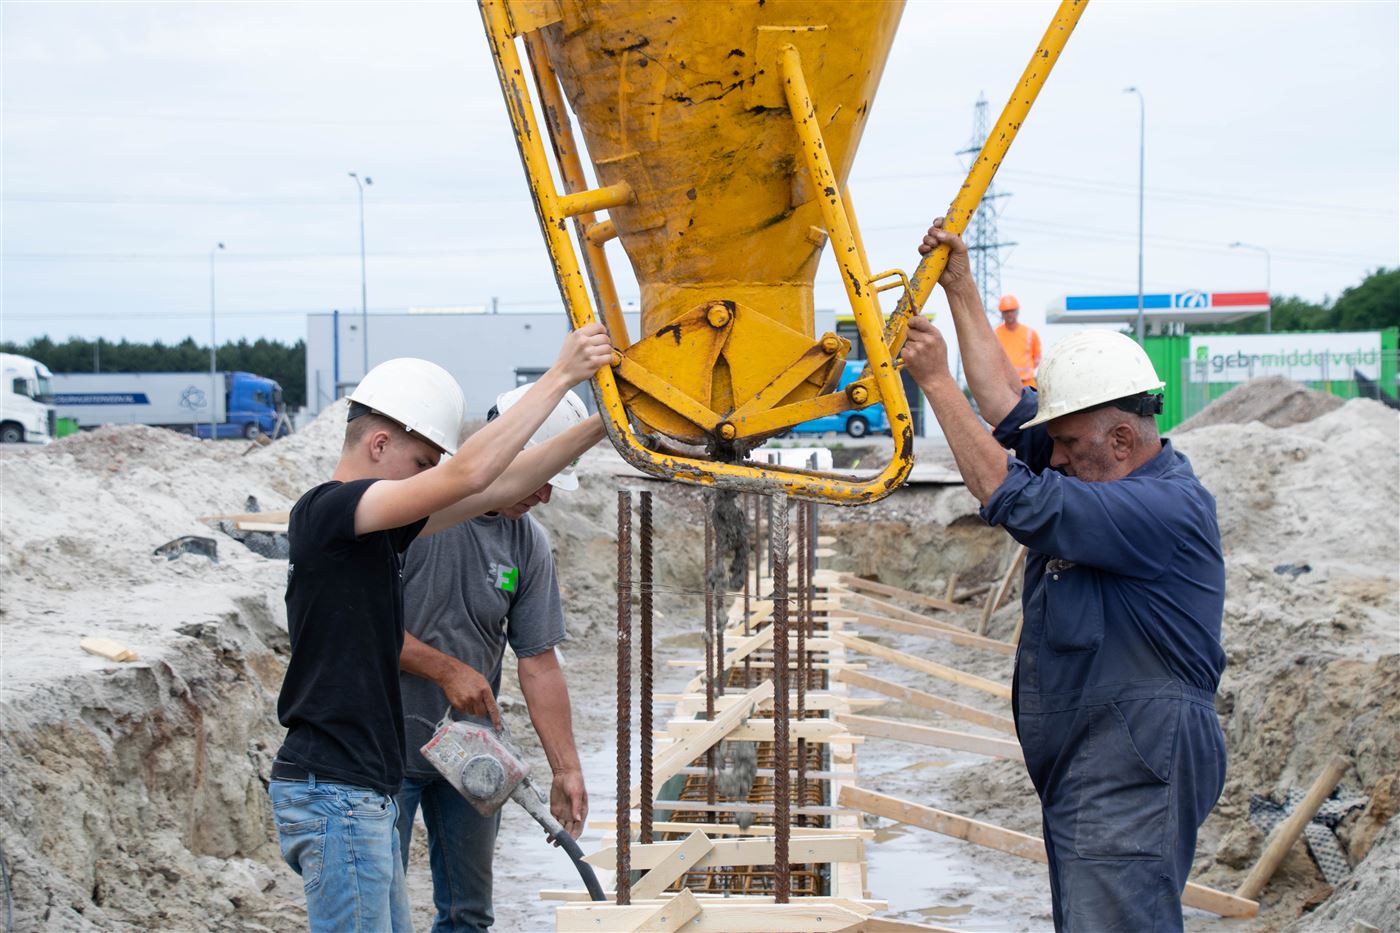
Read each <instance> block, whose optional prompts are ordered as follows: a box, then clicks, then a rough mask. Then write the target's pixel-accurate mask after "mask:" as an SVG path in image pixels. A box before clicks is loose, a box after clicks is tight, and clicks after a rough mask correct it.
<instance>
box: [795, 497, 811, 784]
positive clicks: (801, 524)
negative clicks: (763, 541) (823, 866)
mask: <svg viewBox="0 0 1400 933" xmlns="http://www.w3.org/2000/svg"><path fill="white" fill-rule="evenodd" d="M794 543H795V544H796V545H797V670H796V675H797V721H798V722H799V723H800V722H802V720H803V719H805V718H806V716H807V670H808V666H809V664H808V659H807V623H808V617H809V615H810V613H811V607H810V602H809V600H808V599H807V590H808V587H809V585H810V584H809V582H808V574H807V567H808V561H809V560H810V556H809V555H808V553H807V503H805V502H802V501H800V500H799V501H798V503H797V534H796V537H795V538H794ZM797 800H798V804H799V805H801V804H802V803H804V802H806V800H807V741H806V740H805V739H804V738H802V736H800V735H799V736H798V737H797Z"/></svg>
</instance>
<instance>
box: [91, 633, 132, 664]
mask: <svg viewBox="0 0 1400 933" xmlns="http://www.w3.org/2000/svg"><path fill="white" fill-rule="evenodd" d="M78 647H79V648H82V649H83V650H84V651H86V652H87V653H88V654H95V655H98V656H99V657H103V658H106V659H107V660H109V661H139V660H140V659H141V658H140V656H139V655H138V654H137V653H136V652H135V651H132V650H131V649H130V648H128V647H126V646H125V645H123V644H121V643H120V642H115V641H112V639H110V638H80V639H78Z"/></svg>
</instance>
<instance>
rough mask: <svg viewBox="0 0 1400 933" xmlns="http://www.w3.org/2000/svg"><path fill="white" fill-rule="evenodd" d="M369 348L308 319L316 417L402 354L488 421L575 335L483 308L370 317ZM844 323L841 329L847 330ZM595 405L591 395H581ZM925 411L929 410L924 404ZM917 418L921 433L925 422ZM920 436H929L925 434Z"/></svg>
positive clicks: (335, 324) (327, 318)
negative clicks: (426, 365)
mask: <svg viewBox="0 0 1400 933" xmlns="http://www.w3.org/2000/svg"><path fill="white" fill-rule="evenodd" d="M624 317H625V319H626V321H627V332H628V334H629V335H631V337H632V339H633V340H634V341H635V340H637V339H638V335H639V329H640V316H639V314H638V313H637V312H636V311H632V312H628V313H626V314H624ZM368 329H369V345H368V354H366V352H365V351H366V345H365V341H364V339H363V334H362V332H361V331H362V325H361V316H360V315H359V314H358V313H355V312H343V311H342V312H328V313H325V314H309V315H307V318H306V405H307V413H308V414H309V415H310V416H315V415H316V414H317V413H318V412H320V410H321V409H322V408H324V407H325V406H327V405H329V404H330V403H331V402H333V401H335V400H336V399H337V398H340V397H341V396H343V395H345V394H346V393H348V392H349V391H350V390H351V389H353V388H354V387H355V386H356V385H357V384H358V383H359V381H360V379H361V378H362V377H363V376H364V374H365V371H366V370H365V361H366V356H367V357H368V365H369V367H370V368H373V367H374V366H375V365H376V364H378V363H382V362H384V361H385V360H390V359H393V358H395V357H399V356H414V357H418V358H419V359H424V360H430V361H431V362H434V363H437V364H438V365H439V366H441V367H443V368H444V369H446V370H447V371H448V372H450V373H451V374H452V375H453V376H454V377H456V379H457V382H458V383H459V384H460V385H461V386H462V390H463V391H464V392H465V393H466V395H467V417H468V418H469V419H476V418H485V417H486V412H487V410H488V409H490V407H491V406H492V405H493V404H494V403H495V400H496V396H497V395H498V394H500V393H501V392H504V391H505V390H507V389H510V388H512V387H514V386H517V385H520V384H521V383H524V382H529V381H531V380H533V379H535V378H537V377H539V376H540V375H542V374H543V373H544V372H545V370H547V369H548V368H549V367H550V366H551V365H552V364H553V363H554V360H555V358H556V357H557V356H558V354H559V345H560V343H561V342H562V341H563V339H564V335H565V334H566V333H567V332H568V318H567V316H566V315H565V314H564V312H563V310H562V309H561V310H559V311H556V312H553V313H523V312H515V313H502V314H492V313H488V312H482V311H476V310H452V311H437V310H434V311H425V312H414V311H407V312H401V313H391V314H371V315H370V316H369V328H368ZM836 329H837V326H836V315H835V313H834V312H833V311H830V310H820V309H818V311H817V312H816V333H817V334H823V333H826V332H827V331H834V330H836ZM848 330H849V329H848V326H842V327H841V332H842V333H843V334H846V335H847V336H854V334H853V333H849V332H848ZM579 394H580V395H582V396H583V397H584V401H585V402H586V403H587V404H588V406H589V408H590V409H591V408H592V407H593V398H592V393H591V392H580V393H579ZM920 407H922V406H920ZM919 421H923V419H917V418H916V430H918V428H919V427H922V425H919V424H918V422H919ZM918 433H923V432H922V431H918Z"/></svg>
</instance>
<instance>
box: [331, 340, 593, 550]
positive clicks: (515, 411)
mask: <svg viewBox="0 0 1400 933" xmlns="http://www.w3.org/2000/svg"><path fill="white" fill-rule="evenodd" d="M611 359H612V345H611V344H610V343H609V342H608V334H607V331H606V330H605V329H604V328H603V325H601V324H590V325H588V326H587V327H581V328H579V329H578V330H576V331H574V332H573V333H571V334H569V336H568V337H567V338H565V340H564V346H563V348H562V349H561V350H560V352H559V359H558V360H556V361H555V363H554V365H553V366H552V367H550V369H549V371H548V372H546V373H545V374H544V375H543V376H542V377H540V380H539V381H538V382H537V383H535V386H534V387H533V388H532V389H530V391H529V392H527V393H526V394H525V396H524V397H523V398H521V400H520V401H519V402H517V403H516V404H515V405H513V406H511V409H510V411H508V412H506V413H504V414H502V415H501V417H499V418H497V419H495V420H494V421H492V422H490V423H489V424H487V425H486V427H484V428H482V429H481V430H480V431H477V432H476V433H475V434H473V435H472V436H471V437H469V438H467V440H466V442H465V443H464V444H462V446H461V448H459V449H458V451H457V454H456V455H455V456H453V457H452V458H450V459H448V460H445V461H444V462H442V463H439V464H438V465H437V466H435V467H433V468H432V469H430V470H424V471H423V472H422V473H419V474H417V475H416V476H412V477H410V478H408V479H401V480H381V481H380V482H377V483H375V484H373V485H372V486H370V487H369V488H368V489H367V490H365V493H364V495H363V496H362V497H361V499H360V502H359V506H358V507H357V508H356V509H355V534H357V535H364V534H368V533H370V532H372V531H381V530H383V529H386V528H399V527H402V526H404V525H408V524H412V523H413V522H416V521H418V520H419V519H421V518H426V517H428V516H429V515H432V514H433V513H434V512H437V511H439V510H440V509H445V508H447V507H448V506H450V505H452V504H453V503H454V502H457V501H458V500H460V499H463V498H465V497H467V496H474V495H476V494H477V493H480V492H483V491H485V490H486V489H488V488H490V486H491V484H492V483H494V482H495V481H496V480H497V478H499V477H500V475H501V474H502V473H504V472H505V470H506V468H507V467H508V466H510V463H511V461H512V460H514V459H515V458H516V455H517V454H519V453H520V451H521V450H523V449H524V447H525V442H526V441H528V440H529V439H530V436H531V435H532V434H534V433H535V430H536V429H537V428H538V427H539V426H540V425H541V424H543V423H544V420H545V419H546V418H547V417H549V414H550V412H552V411H554V407H555V406H556V405H557V404H558V403H559V400H560V399H562V398H563V397H564V393H565V392H567V391H568V390H569V389H570V388H571V387H572V386H575V385H577V384H578V383H580V382H582V381H583V380H585V379H589V378H592V376H593V374H594V373H596V372H597V371H598V370H599V369H602V368H603V367H604V366H606V365H607V364H608V362H609V361H610V360H611ZM561 437H562V436H561ZM574 440H575V442H576V443H581V442H582V440H583V438H581V437H579V436H575V438H574ZM595 440H596V438H595ZM580 449H586V447H584V448H580ZM556 453H557V451H556ZM575 456H576V454H575ZM547 458H548V455H546V460H547ZM569 459H571V458H569ZM567 463H568V459H565V460H564V461H563V463H562V464H561V466H563V465H564V464H567ZM543 466H547V463H546V464H543ZM549 475H551V476H552V475H553V474H552V473H551V474H549ZM542 483H543V481H541V483H540V484H537V485H536V486H535V487H532V488H538V485H542ZM527 492H528V490H527ZM509 501H510V500H507V503H506V504H508V503H509ZM483 511H489V509H486V510H483Z"/></svg>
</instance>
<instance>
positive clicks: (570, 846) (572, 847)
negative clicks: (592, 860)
mask: <svg viewBox="0 0 1400 933" xmlns="http://www.w3.org/2000/svg"><path fill="white" fill-rule="evenodd" d="M557 838H558V840H559V844H560V845H561V846H563V847H564V851H565V852H567V853H569V858H571V859H573V860H574V867H575V868H577V869H578V876H579V877H580V878H582V879H583V885H584V887H586V888H588V896H589V897H591V898H593V900H595V901H606V900H607V899H608V897H607V895H606V894H604V893H603V886H602V885H601V884H599V883H598V876H597V875H595V874H593V866H592V865H590V864H588V863H587V862H585V861H584V860H583V850H582V849H580V848H579V847H578V843H577V842H575V841H574V837H573V836H570V835H569V834H568V833H560V834H559V835H558V837H557Z"/></svg>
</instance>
